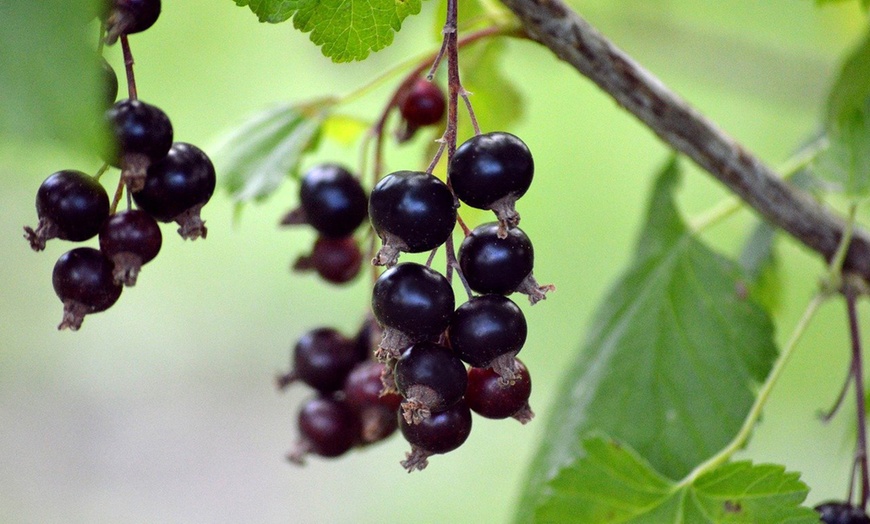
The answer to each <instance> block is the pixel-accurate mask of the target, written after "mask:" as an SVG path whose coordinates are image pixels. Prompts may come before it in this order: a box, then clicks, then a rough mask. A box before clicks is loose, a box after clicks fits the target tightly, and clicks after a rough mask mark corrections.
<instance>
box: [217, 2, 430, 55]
mask: <svg viewBox="0 0 870 524" xmlns="http://www.w3.org/2000/svg"><path fill="white" fill-rule="evenodd" d="M234 1H235V3H236V4H237V5H239V6H248V7H249V8H250V9H251V11H253V12H254V13H255V14H256V15H257V17H259V19H260V21H261V22H269V23H272V24H276V23H279V22H284V21H286V20H289V19H290V18H291V17H292V18H293V27H295V28H296V29H299V30H300V31H302V32H303V33H308V32H310V33H311V41H312V42H314V43H315V44H316V45H318V46H320V47H321V51H322V52H323V54H324V55H326V56H328V57H330V58H332V60H333V61H334V62H351V61H354V60H363V59H365V58H366V57H367V56H369V53H371V52H372V51H379V50H381V49H383V48H385V47H387V46H388V45H390V44H391V43H393V34H394V33H395V32H398V31H399V29H401V28H402V21H403V20H405V18H406V17H408V15H415V14H417V13H419V12H420V8H421V7H422V1H421V0H234Z"/></svg>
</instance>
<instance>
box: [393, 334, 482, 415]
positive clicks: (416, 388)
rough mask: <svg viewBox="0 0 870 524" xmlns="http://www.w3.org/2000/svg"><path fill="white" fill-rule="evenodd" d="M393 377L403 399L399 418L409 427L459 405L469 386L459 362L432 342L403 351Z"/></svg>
mask: <svg viewBox="0 0 870 524" xmlns="http://www.w3.org/2000/svg"><path fill="white" fill-rule="evenodd" d="M393 374H394V375H395V380H396V387H397V388H398V390H399V393H401V394H402V396H403V397H405V400H403V401H402V415H403V416H404V417H405V422H407V423H408V424H419V423H420V422H422V421H423V419H425V418H428V417H429V416H430V414H431V413H435V412H438V411H444V410H445V409H447V408H449V407H450V406H452V405H453V404H455V403H457V402H459V399H461V398H462V396H463V395H464V394H465V388H466V385H467V384H468V375H467V373H466V371H465V365H464V364H463V363H462V361H461V360H459V358H457V357H456V355H454V354H453V352H452V351H450V350H449V349H447V348H446V347H444V346H439V345H438V344H434V343H432V342H418V343H416V344H414V345H413V346H411V347H409V348H408V349H406V350H405V352H404V353H402V356H401V357H400V358H399V361H398V362H396V367H395V370H394V371H393Z"/></svg>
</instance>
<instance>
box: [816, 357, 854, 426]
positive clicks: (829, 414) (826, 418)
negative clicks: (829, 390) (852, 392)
mask: <svg viewBox="0 0 870 524" xmlns="http://www.w3.org/2000/svg"><path fill="white" fill-rule="evenodd" d="M854 365H855V362H854V360H853V361H852V362H851V363H850V364H849V372H848V373H847V374H846V379H845V380H844V381H843V387H842V388H840V392H839V393H838V394H837V400H835V401H834V405H833V406H831V408H830V409H829V410H827V411H822V412H821V413H819V418H820V419H821V420H822V422H824V423H826V424H827V423H828V422H830V421H831V419H832V418H834V415H836V414H837V412H838V411H840V407H841V406H842V405H843V401H844V400H846V393H848V392H849V386H850V385H852V379H853V378H854V377H855V371H854V369H852V368H853V366H854Z"/></svg>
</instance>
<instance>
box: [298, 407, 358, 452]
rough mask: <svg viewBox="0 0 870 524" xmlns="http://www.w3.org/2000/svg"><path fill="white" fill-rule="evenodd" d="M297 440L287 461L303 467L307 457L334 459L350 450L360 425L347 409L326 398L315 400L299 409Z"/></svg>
mask: <svg viewBox="0 0 870 524" xmlns="http://www.w3.org/2000/svg"><path fill="white" fill-rule="evenodd" d="M298 427H299V440H298V441H297V442H296V444H295V445H294V446H293V449H292V450H291V451H290V453H288V454H287V460H289V461H290V462H293V463H294V464H304V463H305V456H306V455H307V454H309V453H314V454H316V455H320V456H321V457H337V456H339V455H343V454H344V453H346V452H347V451H348V450H349V449H350V448H352V447H353V446H354V445H355V444H356V443H357V442H358V441H359V438H360V423H359V419H358V418H357V416H356V413H354V412H353V410H352V409H350V407H349V406H348V405H347V404H346V403H345V402H344V401H341V400H337V399H335V398H332V397H328V396H319V397H315V398H313V399H311V400H309V401H308V402H306V403H305V405H304V406H302V410H301V411H300V412H299V418H298Z"/></svg>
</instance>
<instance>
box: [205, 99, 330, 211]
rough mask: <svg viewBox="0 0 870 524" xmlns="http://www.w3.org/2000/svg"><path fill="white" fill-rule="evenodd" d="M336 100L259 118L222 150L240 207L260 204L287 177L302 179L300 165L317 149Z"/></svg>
mask: <svg viewBox="0 0 870 524" xmlns="http://www.w3.org/2000/svg"><path fill="white" fill-rule="evenodd" d="M334 105H335V101H334V100H333V99H325V100H320V101H317V102H314V103H309V104H305V105H283V106H279V107H276V108H273V109H269V110H266V111H263V112H261V113H258V114H257V115H254V116H253V117H252V118H251V119H249V120H248V121H247V122H245V123H243V124H242V125H241V126H239V127H238V128H236V129H235V130H233V131H231V132H230V133H229V134H228V135H227V136H226V137H225V138H224V139H223V140H222V141H221V144H220V145H219V146H218V147H216V148H215V149H216V152H215V154H214V157H215V162H216V164H217V165H218V168H219V172H220V173H221V176H222V178H223V184H224V186H225V187H226V188H227V190H228V191H229V192H230V193H231V194H232V197H233V199H234V200H236V201H237V202H238V203H240V204H241V203H245V202H249V201H251V200H260V199H263V198H265V197H267V196H269V195H270V194H272V193H273V192H274V191H275V190H276V189H278V188H279V187H280V186H281V184H282V183H283V182H284V181H285V180H286V179H287V177H294V178H298V176H299V164H300V162H301V161H302V159H303V157H304V155H305V154H306V153H308V152H310V151H312V150H313V149H314V147H315V146H316V144H317V139H318V137H319V135H320V132H321V126H322V125H323V122H324V120H325V119H326V118H327V117H328V116H329V113H330V111H331V110H332V108H333V107H334Z"/></svg>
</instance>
